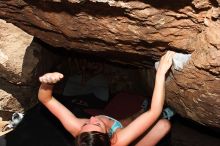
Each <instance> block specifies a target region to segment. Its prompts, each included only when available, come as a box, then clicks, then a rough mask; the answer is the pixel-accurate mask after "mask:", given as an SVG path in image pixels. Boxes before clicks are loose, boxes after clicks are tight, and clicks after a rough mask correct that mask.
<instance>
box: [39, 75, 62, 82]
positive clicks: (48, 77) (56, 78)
mask: <svg viewBox="0 0 220 146" xmlns="http://www.w3.org/2000/svg"><path fill="white" fill-rule="evenodd" d="M62 78H63V74H61V73H58V72H53V73H46V74H44V75H43V76H41V77H39V81H40V82H41V83H44V84H55V83H57V82H59V81H60V80H61V79H62Z"/></svg>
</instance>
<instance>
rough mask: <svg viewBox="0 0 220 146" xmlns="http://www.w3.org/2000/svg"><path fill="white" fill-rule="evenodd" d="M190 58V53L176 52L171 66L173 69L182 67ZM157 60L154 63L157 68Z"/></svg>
mask: <svg viewBox="0 0 220 146" xmlns="http://www.w3.org/2000/svg"><path fill="white" fill-rule="evenodd" d="M190 58H191V54H183V53H176V54H175V55H174V57H173V67H174V69H175V70H181V69H183V66H184V65H185V64H186V63H187V61H188V60H189V59H190ZM158 65H159V61H158V62H156V63H155V68H156V69H157V68H158Z"/></svg>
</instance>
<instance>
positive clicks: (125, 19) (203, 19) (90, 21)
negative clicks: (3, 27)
mask: <svg viewBox="0 0 220 146" xmlns="http://www.w3.org/2000/svg"><path fill="white" fill-rule="evenodd" d="M0 18H2V19H4V20H6V21H7V22H10V23H13V24H15V25H16V26H18V27H20V28H21V29H23V30H25V31H26V32H28V33H29V34H31V35H33V36H35V37H37V38H40V39H41V40H43V41H44V42H46V43H48V44H50V45H52V46H54V47H62V48H66V49H68V50H75V51H79V52H85V53H91V54H96V55H100V56H105V57H108V58H109V59H111V60H122V61H125V62H128V63H130V64H133V65H136V66H142V67H149V66H151V65H152V63H151V62H154V61H157V60H158V59H159V57H160V56H161V55H162V54H163V53H164V52H165V51H166V50H175V51H176V52H182V53H190V54H191V55H192V57H191V59H190V61H189V62H188V63H187V65H186V66H185V67H184V69H183V70H180V71H177V70H175V71H174V72H173V74H172V79H171V80H170V81H169V82H167V102H168V104H169V105H171V106H172V107H174V108H175V110H176V111H177V112H178V113H180V114H181V115H182V116H184V117H187V118H190V119H193V120H195V121H197V122H199V123H202V124H205V125H208V126H213V127H220V37H219V34H220V0H166V1H164V0H146V1H135V0H129V1H125V0H124V1H115V0H65V1H64V0H38V1H34V0H1V2H0Z"/></svg>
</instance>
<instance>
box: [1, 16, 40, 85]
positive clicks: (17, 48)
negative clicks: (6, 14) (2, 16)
mask: <svg viewBox="0 0 220 146" xmlns="http://www.w3.org/2000/svg"><path fill="white" fill-rule="evenodd" d="M0 30H1V31H0V72H1V74H0V77H2V78H5V79H7V80H8V81H9V82H12V83H15V84H25V83H27V82H28V81H29V82H30V81H31V77H32V72H33V70H34V68H35V67H36V64H37V63H38V59H37V58H36V57H35V56H34V49H33V48H34V44H32V45H31V43H32V40H33V37H32V36H30V35H28V34H26V33H25V32H24V31H22V30H21V29H19V28H17V27H15V26H14V25H12V24H7V23H6V22H5V21H3V20H0ZM36 49H37V47H35V50H36Z"/></svg>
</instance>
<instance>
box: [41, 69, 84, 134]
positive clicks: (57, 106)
mask: <svg viewBox="0 0 220 146" xmlns="http://www.w3.org/2000/svg"><path fill="white" fill-rule="evenodd" d="M62 78H63V75H62V74H61V73H58V72H54V73H47V74H45V75H43V76H41V77H40V78H39V80H40V82H41V86H40V88H39V92H38V99H39V101H40V102H41V103H43V104H44V105H45V106H46V107H47V108H48V110H49V111H50V112H51V113H52V114H54V115H55V116H56V117H57V118H58V119H59V120H60V121H61V123H62V124H63V126H64V127H65V129H66V130H67V131H69V132H70V133H71V134H72V135H73V136H77V135H78V132H79V130H80V128H81V125H82V123H81V120H80V119H78V118H77V117H76V116H75V115H74V114H73V113H72V112H71V111H69V110H68V109H67V108H66V107H65V106H64V105H63V104H61V103H60V102H59V101H58V100H56V99H55V98H54V97H53V96H52V91H53V86H54V84H55V83H57V82H59V81H60V80H61V79H62Z"/></svg>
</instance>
